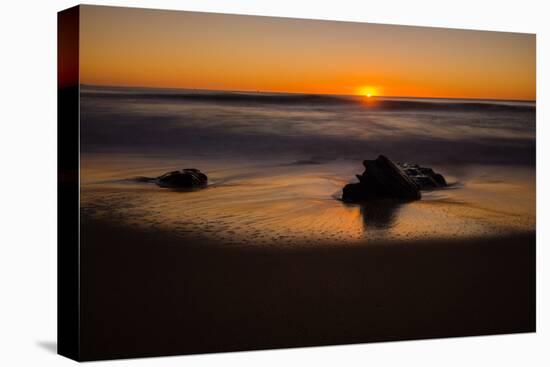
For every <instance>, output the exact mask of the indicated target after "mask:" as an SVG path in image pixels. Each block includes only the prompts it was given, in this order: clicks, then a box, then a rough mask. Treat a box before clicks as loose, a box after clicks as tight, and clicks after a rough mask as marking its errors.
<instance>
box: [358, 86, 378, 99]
mask: <svg viewBox="0 0 550 367" xmlns="http://www.w3.org/2000/svg"><path fill="white" fill-rule="evenodd" d="M377 92H378V91H377V89H376V88H375V87H371V86H366V87H361V88H359V89H358V90H357V94H358V95H360V96H364V97H366V98H372V97H374V96H376V95H378V93H377Z"/></svg>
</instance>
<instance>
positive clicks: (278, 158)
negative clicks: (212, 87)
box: [80, 86, 536, 247]
mask: <svg viewBox="0 0 550 367" xmlns="http://www.w3.org/2000/svg"><path fill="white" fill-rule="evenodd" d="M80 103H81V105H80V107H81V118H80V129H81V130H80V134H81V171H80V179H81V203H80V205H81V215H82V218H83V220H84V225H85V220H86V218H96V217H97V218H104V219H108V220H112V221H116V222H120V223H123V224H127V225H130V226H138V227H146V228H149V229H153V230H160V231H170V232H171V233H174V234H176V235H178V234H180V235H181V236H182V238H193V237H196V238H198V239H200V238H209V239H212V240H215V241H217V242H219V243H220V244H223V245H224V246H225V245H227V246H275V247H293V246H322V245H323V244H325V243H329V242H330V243H331V244H334V243H341V244H342V245H351V246H354V245H364V244H365V243H367V244H368V243H375V242H376V241H377V240H397V241H407V240H413V239H426V238H456V237H460V236H462V237H480V236H481V237H483V236H494V235H506V234H509V233H520V232H532V231H534V229H535V223H536V222H535V181H536V180H535V178H536V175H535V146H536V145H535V133H536V123H535V121H536V105H535V103H534V102H524V101H486V100H456V99H420V98H384V97H372V98H366V97H362V96H336V95H305V94H285V93H265V92H260V91H258V92H231V91H227V92H226V91H202V90H175V89H151V88H121V87H97V86H82V87H81V101H80ZM379 154H384V155H386V156H388V157H389V158H390V159H392V160H394V161H399V162H410V163H418V164H421V165H423V166H429V167H432V168H434V170H436V171H438V172H440V173H442V174H443V175H444V176H445V177H446V178H447V181H448V182H449V183H450V185H449V187H448V188H446V189H441V190H434V191H429V192H423V198H422V200H420V201H416V202H412V203H400V202H395V201H380V202H371V203H364V204H361V205H358V204H357V205H356V204H347V203H343V202H342V201H341V200H340V198H341V189H342V188H343V186H344V185H345V184H346V183H348V182H354V181H356V179H355V174H358V173H362V171H363V166H362V161H363V160H364V159H374V158H376V157H377V156H378V155H379ZM182 168H198V169H200V170H201V171H202V172H204V173H205V174H207V175H208V177H209V186H208V187H207V188H206V189H203V190H197V191H189V192H178V191H172V190H168V189H161V188H159V187H157V186H156V185H154V184H150V183H142V182H141V183H140V182H136V181H135V180H133V178H135V177H137V176H151V177H154V176H159V175H161V174H162V173H164V172H167V171H171V170H175V169H182Z"/></svg>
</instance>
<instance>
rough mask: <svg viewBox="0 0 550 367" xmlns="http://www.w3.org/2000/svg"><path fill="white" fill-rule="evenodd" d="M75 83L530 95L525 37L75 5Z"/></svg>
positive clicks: (531, 65)
mask: <svg viewBox="0 0 550 367" xmlns="http://www.w3.org/2000/svg"><path fill="white" fill-rule="evenodd" d="M80 32H81V33H80V39H81V43H80V67H81V71H80V73H81V74H80V81H81V83H82V84H96V85H125V86H149V87H173V88H200V89H224V90H254V91H256V90H261V91H278V92H300V93H334V94H359V93H361V94H366V93H372V94H373V95H385V96H417V97H451V98H494V99H522V100H534V99H535V95H536V92H535V88H536V87H535V86H536V82H535V35H533V34H519V33H504V32H482V31H464V30H451V29H444V28H423V27H405V26H388V25H379V24H365V23H347V22H331V21H319V20H303V19H289V18H272V17H253V16H240V15H222V14H210V13H195V12H181V11H161V10H146V9H134V8H115V7H99V6H87V5H84V6H81V26H80Z"/></svg>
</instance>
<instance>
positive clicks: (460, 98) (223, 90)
mask: <svg viewBox="0 0 550 367" xmlns="http://www.w3.org/2000/svg"><path fill="white" fill-rule="evenodd" d="M79 85H80V86H87V87H106V88H137V89H172V90H199V91H208V92H230V93H272V94H302V95H319V96H345V97H366V96H364V95H362V94H337V93H311V92H281V91H270V90H261V89H257V90H246V89H243V90H238V89H208V88H189V87H187V88H186V87H161V86H154V87H153V86H143V85H139V86H136V85H106V84H89V83H79ZM369 98H403V99H407V98H408V99H456V100H470V101H495V102H531V103H536V102H537V100H536V99H502V98H479V97H423V96H382V95H380V96H378V95H374V96H372V97H369Z"/></svg>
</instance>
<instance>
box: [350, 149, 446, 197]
mask: <svg viewBox="0 0 550 367" xmlns="http://www.w3.org/2000/svg"><path fill="white" fill-rule="evenodd" d="M363 165H364V166H365V171H364V172H363V174H362V175H357V178H358V179H359V182H358V183H351V184H348V185H346V186H345V187H344V189H343V195H342V200H344V201H346V202H361V201H365V200H369V199H382V198H384V199H388V198H389V199H400V200H418V199H420V198H421V193H420V190H427V189H434V188H438V187H445V186H447V182H446V181H445V178H444V177H443V176H442V175H441V174H439V173H436V172H434V170H433V169H431V168H428V167H421V166H419V165H417V164H409V163H399V164H396V163H394V162H392V161H391V160H390V159H389V158H387V157H386V156H384V155H380V156H378V158H376V159H374V160H365V161H363Z"/></svg>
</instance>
